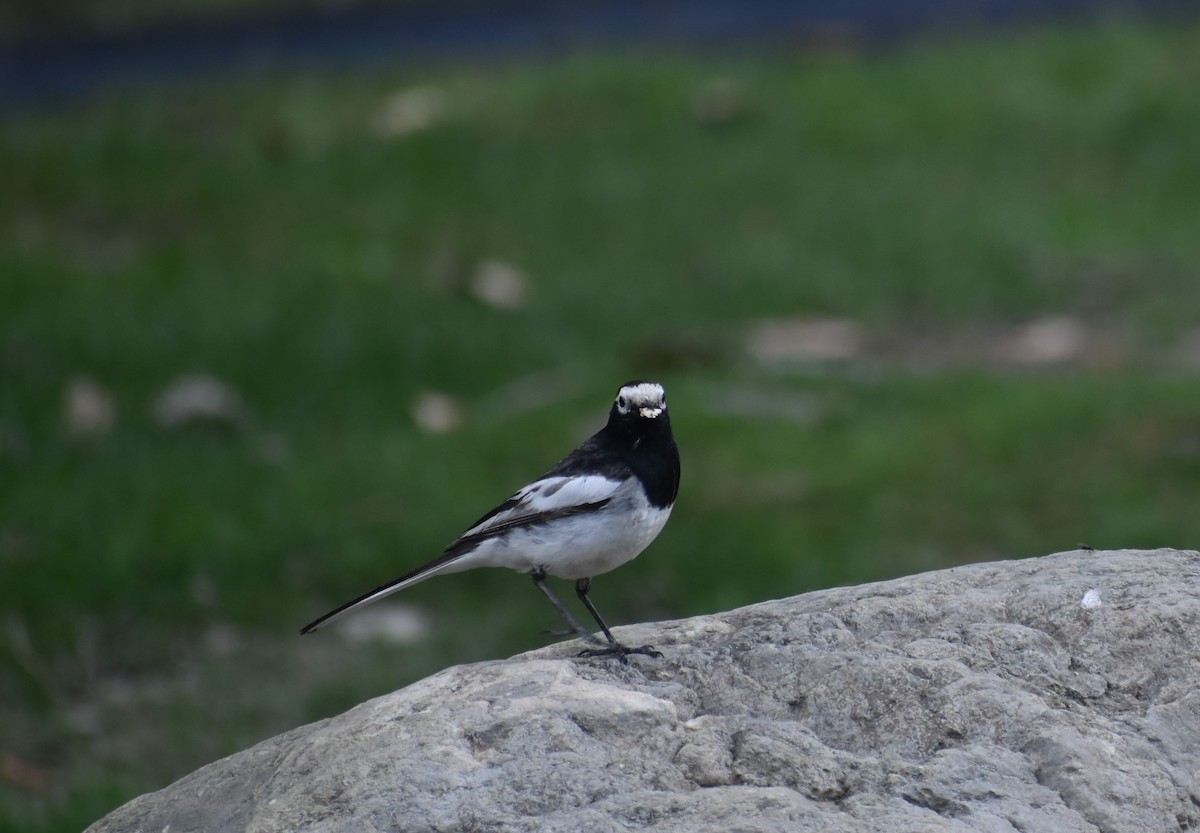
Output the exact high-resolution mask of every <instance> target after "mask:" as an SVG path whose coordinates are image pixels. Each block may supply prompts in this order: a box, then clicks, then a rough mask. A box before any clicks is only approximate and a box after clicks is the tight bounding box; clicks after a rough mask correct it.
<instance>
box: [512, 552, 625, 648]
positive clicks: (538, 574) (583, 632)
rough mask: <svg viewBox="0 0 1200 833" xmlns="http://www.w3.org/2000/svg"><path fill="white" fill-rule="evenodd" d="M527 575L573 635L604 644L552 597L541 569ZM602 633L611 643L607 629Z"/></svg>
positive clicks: (543, 570)
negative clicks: (569, 627) (571, 630)
mask: <svg viewBox="0 0 1200 833" xmlns="http://www.w3.org/2000/svg"><path fill="white" fill-rule="evenodd" d="M529 575H530V576H531V577H532V578H533V583H534V584H536V585H537V588H538V590H541V591H542V592H543V593H545V594H546V598H547V599H549V600H550V604H552V605H554V606H555V607H556V608H558V612H559V613H561V614H562V617H563V618H564V619H566V620H567V624H568V625H570V626H571V628H572V629H573V630H574V631H575V633H577V634H579V635H580V636H581V637H583V638H584V639H585V640H587V641H588V642H592V643H595V644H597V645H603V644H604V643H603V642H601V641H600V638H599V637H597V636H596V635H595V634H594V633H592V632H591V631H589V630H587V629H586V628H584V626H583V625H581V624H579V620H577V619H576V618H575V617H574V616H573V615H571V611H569V610H567V607H566V605H564V604H563V603H562V602H561V601H559V599H558V596H555V595H554V591H553V590H551V589H550V587H549V586H548V585H547V584H546V571H545V569H543V568H542V567H538V568H537V569H536V570H534V571H533V572H532V573H530V574H529ZM589 606H590V605H589ZM604 633H605V635H606V636H608V639H609V641H610V642H611V641H612V636H611V635H609V633H608V628H605V629H604Z"/></svg>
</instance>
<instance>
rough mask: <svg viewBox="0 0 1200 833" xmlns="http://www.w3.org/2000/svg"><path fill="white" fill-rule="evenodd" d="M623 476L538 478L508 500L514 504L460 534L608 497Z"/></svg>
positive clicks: (589, 475)
mask: <svg viewBox="0 0 1200 833" xmlns="http://www.w3.org/2000/svg"><path fill="white" fill-rule="evenodd" d="M621 484H622V482H621V481H620V480H611V479H609V478H607V477H604V476H602V475H599V474H588V475H582V476H579V477H547V478H544V479H542V480H536V481H534V482H533V483H530V484H529V485H528V486H526V487H525V488H523V489H521V490H520V491H518V492H517V493H516V494H514V495H513V496H512V497H511V498H509V499H508V501H506V503H507V502H514V501H515V502H514V503H513V505H512V506H509V507H508V508H507V509H504V510H503V511H501V512H497V513H496V514H494V515H492V516H491V517H490V518H488V519H487V520H485V521H483V522H482V523H480V524H477V525H476V526H473V527H471V528H470V529H468V530H467V531H466V532H464V533H463V534H462V535H460V536H459V538H466V537H468V536H470V535H476V534H478V533H480V532H486V531H487V530H489V529H491V528H492V527H494V526H498V525H500V524H505V523H510V522H512V521H515V520H518V519H520V518H525V517H530V516H533V515H540V514H542V513H544V512H554V511H556V510H559V509H568V508H570V507H572V506H583V505H586V504H589V503H599V502H600V501H603V500H608V499H609V498H611V497H612V496H613V495H614V494H616V492H617V490H618V489H619V488H620V487H621Z"/></svg>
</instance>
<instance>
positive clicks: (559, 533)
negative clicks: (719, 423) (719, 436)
mask: <svg viewBox="0 0 1200 833" xmlns="http://www.w3.org/2000/svg"><path fill="white" fill-rule="evenodd" d="M679 471H680V469H679V449H678V447H677V446H676V444H675V438H674V436H673V434H672V433H671V419H670V415H669V413H668V411H667V398H666V392H665V391H664V389H663V386H662V385H660V384H659V383H657V382H648V381H643V380H634V381H631V382H627V383H625V384H624V385H622V386H621V387H620V389H619V390H618V391H617V395H616V397H615V398H614V400H613V404H612V407H611V408H610V409H609V412H608V422H607V423H606V424H605V426H604V427H603V428H601V429H600V430H599V431H597V432H596V433H595V434H593V435H592V436H591V437H589V438H588V439H587V440H585V441H584V442H583V443H582V444H581V445H580V446H579V447H578V448H576V449H575V450H574V451H572V452H571V453H570V454H568V455H567V456H566V457H564V458H563V459H562V460H560V461H559V462H558V463H557V464H556V465H555V466H554V467H553V468H551V469H550V470H549V471H548V472H546V473H545V474H544V475H542V476H541V477H539V478H538V479H536V480H534V481H533V482H532V483H529V484H528V485H527V486H525V487H523V488H521V489H518V490H517V491H516V492H515V493H513V495H512V496H511V497H509V498H508V499H507V500H505V501H504V502H503V503H501V504H499V505H498V506H496V507H495V508H494V509H492V510H491V511H490V512H488V513H487V514H485V515H484V516H483V517H481V518H480V519H479V520H477V521H476V522H475V523H474V524H472V525H471V526H470V527H468V528H467V530H466V531H465V532H463V533H462V534H461V535H459V536H458V537H457V538H455V539H454V540H453V541H451V542H450V544H449V545H447V546H446V548H445V549H444V550H442V552H441V554H440V555H438V556H437V557H436V558H434V559H433V560H431V561H429V562H427V563H425V564H422V565H421V566H420V567H417V568H416V569H414V570H411V571H409V572H407V573H405V574H404V575H402V576H400V577H399V578H395V579H393V580H391V581H389V582H387V583H386V584H382V585H380V586H379V587H376V588H375V589H374V590H371V591H369V592H367V593H364V594H362V595H361V596H358V597H357V598H355V599H351V600H350V601H348V602H346V603H345V604H343V605H341V606H339V607H336V608H334V609H333V610H331V611H330V612H329V613H326V614H325V615H324V616H322V617H320V618H319V619H316V620H314V621H312V622H310V623H309V624H307V625H305V626H304V628H303V629H301V631H300V632H301V633H302V634H308V633H312V632H313V631H315V630H317V629H319V628H322V627H324V626H325V625H328V624H330V623H331V622H334V621H336V620H337V619H340V618H341V617H343V616H345V615H346V614H348V613H350V612H352V611H354V610H357V609H359V608H361V607H363V606H365V605H368V604H371V603H372V602H377V601H379V600H380V599H382V598H384V597H386V596H390V595H391V594H393V593H395V592H397V591H400V590H403V589H404V588H406V587H411V586H413V585H414V584H416V583H418V582H421V581H424V580H425V579H428V578H432V577H434V576H439V575H444V574H447V573H458V572H462V571H464V570H470V569H473V568H476V567H507V568H510V569H513V570H517V571H519V572H522V573H526V574H527V575H529V576H530V577H531V578H532V579H533V583H534V584H535V585H536V586H537V588H538V589H539V590H541V592H542V593H543V594H545V596H546V598H547V599H549V600H550V602H551V603H552V604H553V605H554V607H555V608H557V609H558V612H559V613H560V614H561V615H562V617H563V618H564V619H565V620H566V622H567V624H569V625H570V626H571V628H572V630H574V631H575V632H576V633H577V634H579V636H580V637H582V638H583V639H584V640H585V641H586V642H588V643H589V644H591V645H592V647H591V648H588V649H585V650H583V651H580V653H579V655H580V656H589V657H605V656H611V657H618V658H620V659H621V660H622V661H624V659H625V657H626V656H627V655H629V654H642V655H646V656H651V657H660V656H662V654H661V653H660V652H658V651H656V650H654V648H653V646H650V645H642V646H638V647H629V646H626V645H622V644H621V643H620V642H618V641H617V640H616V638H614V637H613V635H612V632H611V631H610V630H609V628H608V625H607V624H606V623H605V622H604V619H603V618H602V617H601V616H600V612H599V611H598V610H597V609H596V606H595V604H593V603H592V600H591V597H590V595H589V593H590V591H591V586H592V578H593V577H594V576H597V575H600V574H602V573H607V572H608V571H610V570H613V569H615V568H617V567H620V566H621V565H622V564H625V563H626V562H628V561H631V560H632V559H633V558H635V557H637V556H638V555H639V554H641V552H642V551H643V550H644V549H645V548H646V547H647V546H649V545H650V543H651V542H652V541H653V540H654V539H655V538H656V537H658V534H659V533H660V532H661V531H662V529H663V527H664V526H665V525H666V523H667V519H668V518H669V517H670V516H671V510H672V509H673V508H674V506H675V499H676V497H677V496H678V495H679ZM547 576H555V577H557V578H562V579H573V580H574V581H575V593H576V595H578V597H579V599H580V601H581V602H583V605H584V607H586V608H587V610H588V612H589V613H591V615H592V617H593V618H594V619H595V620H596V624H597V625H599V626H600V631H601V632H602V633H603V634H604V637H605V638H604V640H601V639H600V638H599V637H598V636H596V635H595V634H594V633H593V632H592V631H590V630H588V629H587V628H585V627H583V626H582V625H581V624H580V623H579V621H578V620H577V619H576V618H575V617H574V616H573V615H572V614H571V612H570V610H568V609H567V607H566V606H565V605H564V604H563V603H562V601H561V600H560V599H559V598H558V596H557V595H555V593H554V592H553V590H551V588H550V587H549V585H547V583H546V577H547Z"/></svg>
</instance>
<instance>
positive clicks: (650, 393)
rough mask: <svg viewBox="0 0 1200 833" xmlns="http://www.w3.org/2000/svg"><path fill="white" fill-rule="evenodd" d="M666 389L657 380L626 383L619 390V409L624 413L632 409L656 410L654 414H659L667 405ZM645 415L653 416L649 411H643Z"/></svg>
mask: <svg viewBox="0 0 1200 833" xmlns="http://www.w3.org/2000/svg"><path fill="white" fill-rule="evenodd" d="M666 396H667V394H666V391H664V390H663V386H662V385H660V384H658V383H657V382H641V383H639V384H636V385H625V386H624V387H623V388H621V390H620V391H618V392H617V410H618V411H620V412H621V413H623V414H627V413H629V412H630V411H631V410H634V409H637V410H639V411H643V412H646V411H654V414H653V416H658V414H659V413H661V412H662V409H663V408H665V407H666ZM642 415H643V416H651V414H649V413H643V414H642Z"/></svg>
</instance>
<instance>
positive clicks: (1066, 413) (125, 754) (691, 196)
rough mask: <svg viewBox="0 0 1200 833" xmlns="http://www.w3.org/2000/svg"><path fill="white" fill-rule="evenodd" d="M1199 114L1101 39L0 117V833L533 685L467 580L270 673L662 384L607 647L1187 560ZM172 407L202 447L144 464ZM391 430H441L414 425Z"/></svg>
mask: <svg viewBox="0 0 1200 833" xmlns="http://www.w3.org/2000/svg"><path fill="white" fill-rule="evenodd" d="M1197 89H1200V27H1197V26H1195V25H1191V24H1189V25H1176V26H1170V27H1167V26H1152V25H1149V24H1145V23H1139V22H1130V21H1126V22H1119V21H1117V22H1113V23H1110V24H1107V25H1102V26H1090V27H1086V28H1078V29H1051V30H1045V29H1042V30H1037V29H1029V30H1024V31H1009V32H1006V33H1003V34H1001V35H997V36H995V37H992V38H982V37H977V38H973V39H971V40H969V41H966V40H959V41H954V40H946V39H943V40H933V41H926V42H923V43H916V44H912V45H909V46H907V47H905V48H903V49H894V50H889V51H885V52H882V53H872V54H862V53H859V52H857V51H855V50H853V49H844V48H842V49H833V50H830V51H825V52H813V51H805V52H799V53H796V52H786V51H779V50H775V51H770V52H766V53H763V52H759V53H755V52H753V51H744V52H740V53H727V54H724V55H721V56H719V57H707V58H706V57H700V56H698V55H696V54H691V53H682V52H675V53H664V52H655V51H651V50H636V51H612V52H595V53H586V54H576V55H571V56H560V57H557V58H554V59H545V58H543V59H537V60H533V59H531V60H527V61H519V60H512V61H507V62H505V63H503V64H499V65H497V64H490V65H480V66H438V67H429V68H427V69H425V70H414V69H406V70H400V69H394V70H386V69H378V70H375V71H374V72H372V73H356V74H353V75H351V74H346V75H336V74H329V73H324V74H313V75H307V74H291V75H288V76H287V77H281V76H278V75H275V76H272V75H269V74H268V75H263V76H258V77H255V78H252V79H241V80H238V81H222V82H214V83H194V84H188V85H179V86H173V87H171V88H169V89H143V90H140V91H126V92H113V93H111V94H108V95H104V96H102V97H96V98H95V99H93V100H91V101H89V102H86V103H77V104H73V105H69V106H61V107H57V108H43V109H39V110H32V109H27V110H24V111H19V112H17V111H13V112H7V113H4V114H3V115H0V119H2V121H0V170H3V171H4V180H5V185H4V187H3V188H2V189H0V223H2V224H3V228H4V234H3V235H2V236H0V275H3V278H2V280H0V610H2V616H0V698H2V699H3V701H4V702H5V703H6V708H5V709H3V710H2V711H0V828H3V829H20V830H27V831H51V830H77V829H80V828H81V827H83V826H85V825H86V824H87V823H89V822H90V821H92V820H94V819H95V818H97V817H99V816H100V815H102V814H103V813H104V812H106V811H107V810H109V809H111V808H112V807H114V806H115V805H116V804H118V803H120V802H121V801H123V800H126V799H127V798H130V797H132V796H134V795H136V794H138V793H140V792H143V791H146V790H149V789H154V788H157V787H161V786H164V785H166V784H167V783H168V782H170V781H171V780H173V779H175V778H177V777H179V776H181V775H183V774H185V773H187V772H188V771H190V770H192V769H194V768H195V767H197V766H199V765H201V764H203V763H206V762H208V761H210V760H212V759H214V758H216V757H219V756H222V755H226V754H230V753H232V752H234V751H237V750H239V749H241V748H243V747H245V746H248V745H250V744H252V743H254V742H255V741H257V740H260V739H262V738H265V737H267V736H269V735H271V734H273V733H276V732H278V731H282V730H284V729H287V728H290V727H292V726H295V725H298V724H299V723H302V722H305V721H310V720H314V719H317V718H319V717H322V716H326V715H329V714H333V713H336V712H338V711H340V710H343V709H345V708H347V707H349V706H351V705H353V704H355V703H357V702H360V701H362V700H363V699H366V698H368V697H371V696H375V695H378V694H382V693H384V692H387V691H390V690H393V689H395V688H397V687H400V686H403V685H405V684H406V683H409V682H411V681H413V680H415V679H417V678H419V677H422V676H425V675H427V674H429V673H431V672H433V671H435V670H437V669H440V668H443V667H445V666H447V665H451V664H454V663H458V662H467V661H475V660H482V659H488V658H497V657H503V656H507V655H509V654H511V653H514V652H517V651H521V650H525V649H528V648H533V647H536V646H539V645H541V644H544V643H545V642H546V641H548V640H549V639H551V637H549V636H547V635H545V634H544V633H543V632H542V631H544V630H545V629H548V628H555V627H558V624H559V623H558V622H557V621H556V614H555V613H554V611H553V609H552V608H550V606H549V605H546V604H545V603H544V602H543V601H542V600H541V599H540V598H539V597H538V596H537V595H536V593H535V591H534V590H533V588H532V587H531V586H530V583H529V581H528V579H526V578H523V577H521V576H519V575H516V574H509V573H502V572H496V571H477V572H474V573H467V574H463V575H460V576H453V577H448V578H443V579H439V580H436V581H431V582H428V583H426V584H423V585H420V586H419V587H416V588H413V589H412V590H410V591H406V593H405V594H403V595H402V596H400V597H397V598H396V599H395V600H394V601H390V602H388V603H386V604H387V605H388V607H387V609H388V610H392V611H402V610H408V611H416V612H417V613H420V614H421V615H422V616H423V617H424V619H423V620H421V619H418V624H419V623H420V622H421V621H424V622H425V623H426V625H425V629H424V630H423V631H422V632H421V635H420V637H419V638H418V639H416V640H415V641H403V640H402V641H399V642H397V641H395V640H389V639H387V638H384V637H385V636H386V634H385V633H384V632H383V631H384V630H386V624H387V623H386V621H384V620H380V621H381V622H382V624H381V625H380V630H379V631H377V632H374V635H373V636H372V635H371V632H369V629H368V631H367V632H364V631H356V630H354V629H353V628H340V627H339V628H336V629H331V630H330V631H328V632H321V633H320V634H318V635H315V636H312V637H306V638H304V639H301V638H300V637H299V636H298V635H297V631H298V629H299V627H300V626H301V625H303V624H304V623H305V622H307V621H309V620H310V619H312V618H314V617H315V616H317V615H319V614H320V613H323V612H325V611H326V610H327V609H328V608H330V607H331V606H333V605H334V604H337V603H340V602H341V601H344V600H345V599H346V598H349V597H350V596H353V595H355V594H357V593H360V592H362V591H363V590H366V589H368V588H370V587H372V586H374V585H376V584H378V583H380V582H382V581H384V580H386V579H388V578H391V577H392V576H393V575H395V574H398V573H399V572H402V571H405V570H407V569H409V568H410V567H411V566H413V565H415V564H417V563H420V562H421V561H423V560H425V559H426V558H428V557H430V556H431V555H432V554H435V553H436V552H437V551H438V550H439V549H440V548H441V546H443V545H444V544H445V543H446V542H447V541H448V540H449V539H450V538H452V537H453V536H454V535H456V534H457V533H458V532H459V531H461V529H462V528H463V527H464V526H465V525H466V524H468V523H469V522H470V521H472V520H473V519H474V518H475V517H477V516H478V515H479V514H481V513H482V512H483V511H485V510H486V509H488V508H490V507H491V506H492V505H493V504H494V503H495V502H496V501H497V500H499V499H501V498H503V497H504V496H506V495H507V494H509V493H510V492H511V491H512V490H513V489H514V488H516V487H517V486H519V485H521V484H523V483H525V482H526V481H527V480H528V479H529V478H530V477H533V476H535V475H537V474H540V473H541V472H543V471H544V470H545V469H547V468H548V467H549V466H550V465H551V464H553V463H554V462H555V461H556V460H557V459H558V458H559V457H560V456H561V455H562V454H563V453H565V452H566V451H567V450H569V449H570V448H571V447H572V446H573V445H574V444H575V443H576V442H578V441H579V440H580V439H582V438H583V437H585V436H586V435H587V434H588V433H589V432H590V431H591V430H594V428H595V427H597V426H598V424H599V423H600V422H601V421H602V420H603V417H604V415H605V413H606V410H607V408H608V406H609V403H610V399H611V397H612V395H613V393H614V392H615V390H616V387H617V386H618V385H619V384H620V383H621V382H623V381H625V380H626V379H628V378H632V377H647V378H654V379H658V380H660V381H662V382H663V383H665V384H666V386H667V389H668V393H669V397H670V401H671V407H672V414H673V421H674V425H675V428H676V433H677V437H678V440H679V444H680V447H681V453H682V456H683V471H684V483H683V489H682V493H681V497H680V502H679V505H678V507H677V509H676V512H675V515H674V517H673V519H672V521H671V523H670V524H669V525H668V527H667V529H666V531H665V532H664V533H663V535H662V536H661V537H660V539H659V540H658V541H657V542H656V543H655V544H654V545H653V546H652V547H651V548H650V550H649V551H648V552H647V553H646V554H645V555H644V556H643V557H641V558H639V559H638V560H637V561H636V562H634V563H633V564H631V565H629V566H627V567H625V568H623V569H621V570H619V571H617V572H615V573H613V574H610V575H607V576H604V577H601V578H600V579H599V580H598V581H597V582H596V584H595V591H594V597H595V599H596V601H597V604H598V605H599V606H600V608H601V610H602V611H604V612H605V614H606V616H607V617H608V618H609V621H610V622H611V623H614V624H619V623H626V622H631V621H650V620H654V619H659V618H667V617H676V616H686V615H692V614H699V613H706V612H713V611H718V610H722V609H727V608H730V607H733V606H737V605H742V604H747V603H750V602H754V601H759V600H762V599H767V598H776V597H781V596H786V595H791V594H795V593H800V592H804V591H807V590H811V589H815V588H820V587H826V586H829V585H835V584H844V583H853V582H862V581H868V580H875V579H882V578H887V577H890V576H896V575H900V574H905V573H911V572H915V571H919V570H925V569H931V568H937V567H945V566H950V565H953V564H957V563H962V562H964V561H972V560H982V559H996V558H1019V557H1026V556H1036V555H1042V554H1045V553H1049V552H1053V551H1056V550H1062V549H1070V548H1074V547H1075V545H1076V544H1077V542H1086V543H1089V544H1091V545H1093V546H1096V547H1104V548H1109V547H1126V546H1128V547H1156V546H1179V547H1188V546H1194V545H1195V543H1196V540H1197V537H1198V535H1197V533H1198V532H1200V513H1198V512H1197V511H1196V508H1195V507H1196V500H1195V499H1196V494H1197V488H1198V486H1200V385H1198V384H1197V376H1198V373H1200V318H1198V315H1197V311H1198V310H1200V280H1197V277H1198V275H1197V265H1198V264H1200V234H1197V229H1200V157H1198V155H1197V153H1196V149H1197V148H1200V98H1198V97H1197V96H1196V93H1195V91H1196V90H1197ZM489 262H491V263H500V264H505V265H506V267H507V268H508V269H510V270H511V272H510V274H513V275H515V279H516V281H517V285H518V288H521V289H523V292H524V295H518V296H517V297H516V298H509V299H508V300H509V301H511V302H512V304H511V307H512V308H509V307H506V306H504V302H503V301H502V302H501V303H499V304H497V303H496V301H495V300H494V299H493V301H491V302H488V301H487V298H486V297H485V298H484V299H483V300H481V299H480V297H477V296H478V295H479V292H478V291H477V290H478V287H477V285H476V283H475V280H476V278H477V276H478V275H479V272H480V266H479V265H480V264H485V263H489ZM485 294H486V293H485ZM196 373H202V374H206V375H207V376H208V377H210V378H211V379H212V380H213V381H214V382H217V383H219V384H220V385H223V386H224V391H225V392H226V394H227V395H228V396H230V397H233V399H232V400H231V401H232V403H233V404H230V401H226V402H225V405H224V406H222V407H220V408H217V409H216V410H215V411H214V412H213V413H210V414H209V417H208V418H200V417H202V416H203V415H202V414H200V415H196V414H193V417H195V418H193V419H191V420H190V421H187V422H186V423H185V424H183V425H181V426H176V427H169V426H166V425H163V424H160V422H161V416H156V412H155V403H156V401H157V400H158V399H159V397H161V396H162V394H163V392H164V391H165V390H167V389H169V388H170V387H171V386H172V385H173V384H174V383H176V382H177V381H178V380H179V379H180V377H181V376H182V375H185V374H196ZM431 391H432V392H437V393H439V394H441V395H443V396H445V397H446V399H445V400H439V401H444V402H448V403H449V405H450V407H451V408H452V409H454V412H453V413H452V414H451V415H452V416H454V415H456V414H457V415H458V416H459V417H460V418H461V422H460V423H459V424H457V425H455V424H454V423H453V421H452V422H450V423H446V424H445V425H443V426H442V427H443V428H452V429H453V430H450V431H447V432H439V431H436V430H429V429H430V427H433V428H436V427H437V425H432V426H430V425H429V424H425V427H423V423H422V420H421V419H419V418H415V417H414V413H415V409H417V405H418V403H420V402H422V401H425V400H423V397H425V396H426V395H427V393H428V392H431ZM81 401H82V403H83V404H82V405H81V404H80V402H81ZM72 403H74V405H72ZM89 403H90V404H89ZM81 409H82V410H81ZM89 415H90V416H89ZM350 621H352V620H348V621H347V624H349V623H350ZM363 633H366V635H365V636H364V635H363Z"/></svg>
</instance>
